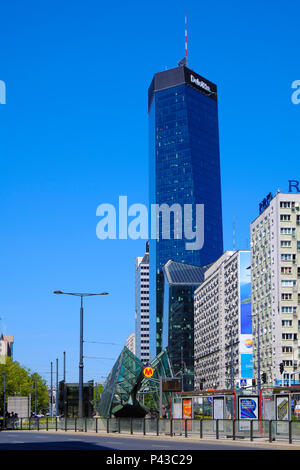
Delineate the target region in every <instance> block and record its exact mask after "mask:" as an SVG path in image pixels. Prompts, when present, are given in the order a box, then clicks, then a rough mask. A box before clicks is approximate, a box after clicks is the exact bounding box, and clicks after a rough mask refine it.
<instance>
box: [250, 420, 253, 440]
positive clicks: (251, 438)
mask: <svg viewBox="0 0 300 470" xmlns="http://www.w3.org/2000/svg"><path fill="white" fill-rule="evenodd" d="M250 441H253V419H251V420H250Z"/></svg>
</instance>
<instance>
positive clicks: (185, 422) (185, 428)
mask: <svg viewBox="0 0 300 470" xmlns="http://www.w3.org/2000/svg"><path fill="white" fill-rule="evenodd" d="M184 437H188V432H187V419H185V420H184Z"/></svg>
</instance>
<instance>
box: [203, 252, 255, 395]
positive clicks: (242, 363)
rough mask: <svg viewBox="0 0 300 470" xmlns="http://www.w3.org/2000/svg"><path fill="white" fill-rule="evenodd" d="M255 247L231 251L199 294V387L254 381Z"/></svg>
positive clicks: (212, 268) (209, 273) (214, 266)
mask: <svg viewBox="0 0 300 470" xmlns="http://www.w3.org/2000/svg"><path fill="white" fill-rule="evenodd" d="M249 268H250V251H226V252H225V253H224V254H223V255H222V256H221V257H220V258H219V259H218V260H217V261H216V262H215V263H213V264H212V265H211V266H210V267H209V268H208V269H207V271H206V272H205V275H204V276H205V280H204V282H203V283H202V284H201V286H200V287H199V288H198V289H197V290H196V291H195V294H194V298H195V301H194V315H195V317H194V361H195V362H194V370H195V382H194V383H195V390H199V389H200V388H202V387H203V389H204V390H206V389H209V388H216V389H227V388H231V386H235V385H237V384H238V385H241V384H244V385H251V383H252V326H251V278H250V269H249Z"/></svg>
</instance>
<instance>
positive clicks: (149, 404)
mask: <svg viewBox="0 0 300 470" xmlns="http://www.w3.org/2000/svg"><path fill="white" fill-rule="evenodd" d="M144 406H145V407H146V408H148V410H151V409H153V410H155V409H156V403H155V401H154V399H153V395H152V394H151V393H147V394H145V395H144Z"/></svg>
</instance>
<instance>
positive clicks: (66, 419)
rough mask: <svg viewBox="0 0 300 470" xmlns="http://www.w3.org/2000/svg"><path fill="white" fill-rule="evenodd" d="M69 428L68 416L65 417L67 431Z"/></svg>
mask: <svg viewBox="0 0 300 470" xmlns="http://www.w3.org/2000/svg"><path fill="white" fill-rule="evenodd" d="M67 430H68V418H67V417H65V432H67Z"/></svg>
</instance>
